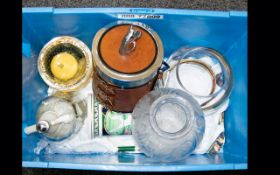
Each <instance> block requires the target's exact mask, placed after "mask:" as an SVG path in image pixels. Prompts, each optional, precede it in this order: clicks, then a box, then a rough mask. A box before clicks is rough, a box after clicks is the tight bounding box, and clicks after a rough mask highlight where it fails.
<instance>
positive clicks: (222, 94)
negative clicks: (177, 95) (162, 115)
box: [163, 46, 233, 111]
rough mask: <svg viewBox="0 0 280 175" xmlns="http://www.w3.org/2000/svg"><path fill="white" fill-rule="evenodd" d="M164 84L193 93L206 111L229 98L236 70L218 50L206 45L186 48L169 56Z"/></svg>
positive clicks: (215, 107) (164, 85)
mask: <svg viewBox="0 0 280 175" xmlns="http://www.w3.org/2000/svg"><path fill="white" fill-rule="evenodd" d="M167 63H168V64H169V66H170V68H169V70H168V71H166V72H165V73H164V75H163V87H168V88H177V89H181V90H184V91H185V92H187V93H188V94H190V95H192V96H193V97H194V98H195V99H196V100H197V101H198V103H199V104H200V105H201V107H202V109H203V110H204V111H211V110H213V109H215V110H216V109H217V108H218V107H219V106H221V105H222V104H224V103H226V100H227V99H228V97H229V95H230V92H231V89H232V84H233V78H232V69H231V67H230V65H229V63H228V62H227V60H226V59H225V58H224V57H223V56H222V55H221V54H220V53H218V52H217V51H215V50H213V49H210V48H206V47H186V46H185V47H182V48H180V49H179V50H177V51H176V52H174V53H173V54H172V55H171V56H170V57H169V59H168V61H167Z"/></svg>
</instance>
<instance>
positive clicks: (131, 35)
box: [119, 25, 141, 55]
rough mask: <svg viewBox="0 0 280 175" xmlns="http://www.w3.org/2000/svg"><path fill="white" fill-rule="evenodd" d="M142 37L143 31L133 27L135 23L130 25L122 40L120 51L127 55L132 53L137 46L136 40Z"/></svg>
mask: <svg viewBox="0 0 280 175" xmlns="http://www.w3.org/2000/svg"><path fill="white" fill-rule="evenodd" d="M140 37H141V32H140V31H138V30H135V29H133V25H131V26H130V28H129V30H128V32H127V33H126V35H125V37H124V38H123V40H122V44H121V47H120V49H119V52H120V54H121V55H127V54H129V53H131V52H132V51H133V50H134V49H135V47H136V42H135V41H136V40H137V39H139V38H140Z"/></svg>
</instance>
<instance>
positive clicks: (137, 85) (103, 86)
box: [92, 21, 163, 112]
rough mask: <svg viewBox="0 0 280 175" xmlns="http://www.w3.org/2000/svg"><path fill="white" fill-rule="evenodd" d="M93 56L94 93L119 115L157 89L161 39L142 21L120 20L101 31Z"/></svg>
mask: <svg viewBox="0 0 280 175" xmlns="http://www.w3.org/2000/svg"><path fill="white" fill-rule="evenodd" d="M92 54H93V63H94V76H93V91H94V93H95V95H96V97H97V99H98V100H99V101H100V102H101V103H102V104H104V105H105V106H106V107H107V108H109V109H110V110H114V111H118V112H132V111H133V108H134V106H135V105H136V103H137V102H138V100H139V99H140V98H141V97H143V96H144V95H145V94H147V93H148V92H150V91H151V90H152V89H153V87H154V84H155V81H156V79H157V76H158V71H159V68H160V67H161V64H162V62H163V46H162V42H161V40H160V38H159V36H158V35H157V34H156V32H154V31H153V30H152V29H151V28H150V27H148V26H147V25H145V24H143V23H139V22H128V21H118V22H115V23H111V24H109V25H107V26H105V27H104V28H102V29H100V30H99V31H98V32H97V34H96V35H95V37H94V40H93V46H92Z"/></svg>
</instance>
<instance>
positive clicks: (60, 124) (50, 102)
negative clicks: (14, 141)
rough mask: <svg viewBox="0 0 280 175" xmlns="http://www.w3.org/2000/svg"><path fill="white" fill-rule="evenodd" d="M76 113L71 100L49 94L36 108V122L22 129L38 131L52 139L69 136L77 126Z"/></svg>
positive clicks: (32, 131)
mask: <svg viewBox="0 0 280 175" xmlns="http://www.w3.org/2000/svg"><path fill="white" fill-rule="evenodd" d="M77 120H78V115H77V114H76V109H75V107H74V106H73V105H72V103H71V102H69V101H67V100H65V99H63V98H59V97H55V96H51V97H48V98H46V99H45V100H43V101H42V103H41V105H40V106H39V108H38V111H37V116H36V121H37V122H36V124H34V125H31V126H28V127H26V128H25V129H24V132H25V133H26V134H31V133H35V132H39V133H41V134H43V135H44V136H45V137H47V138H49V139H52V140H61V139H64V138H66V137H68V136H70V135H71V134H72V133H73V132H74V131H75V129H76V128H77V126H76V125H77V123H78V122H77Z"/></svg>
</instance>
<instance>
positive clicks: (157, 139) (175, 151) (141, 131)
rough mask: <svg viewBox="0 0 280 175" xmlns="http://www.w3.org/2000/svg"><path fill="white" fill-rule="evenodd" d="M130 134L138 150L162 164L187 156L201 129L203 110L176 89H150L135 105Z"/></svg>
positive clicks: (187, 95)
mask: <svg viewBox="0 0 280 175" xmlns="http://www.w3.org/2000/svg"><path fill="white" fill-rule="evenodd" d="M132 117H133V120H132V134H133V136H134V138H135V141H136V142H137V145H138V146H139V147H140V149H141V151H142V152H143V153H144V154H145V155H147V156H148V157H152V158H154V159H157V160H159V161H162V162H171V161H177V160H181V159H184V158H186V157H187V156H188V155H190V154H191V153H192V152H193V151H194V150H195V148H196V146H197V145H198V144H199V143H200V141H201V139H202V136H203V134H204V130H205V120H204V115H203V111H202V109H201V107H200V105H199V104H198V103H197V101H196V100H195V99H194V98H193V97H192V96H190V95H189V94H187V93H186V92H184V91H182V90H178V89H171V88H161V89H158V90H153V91H151V92H150V93H148V94H147V95H145V96H144V97H143V98H141V99H140V100H139V102H138V103H137V104H136V106H135V108H134V110H133V113H132Z"/></svg>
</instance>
